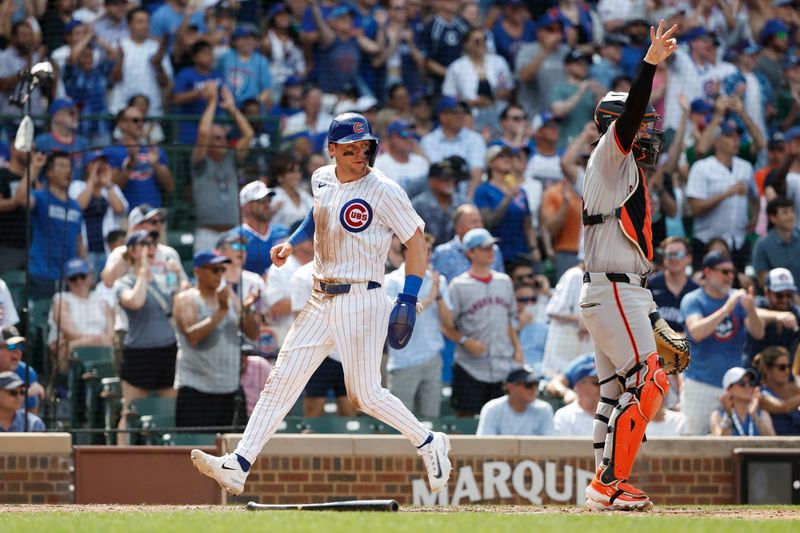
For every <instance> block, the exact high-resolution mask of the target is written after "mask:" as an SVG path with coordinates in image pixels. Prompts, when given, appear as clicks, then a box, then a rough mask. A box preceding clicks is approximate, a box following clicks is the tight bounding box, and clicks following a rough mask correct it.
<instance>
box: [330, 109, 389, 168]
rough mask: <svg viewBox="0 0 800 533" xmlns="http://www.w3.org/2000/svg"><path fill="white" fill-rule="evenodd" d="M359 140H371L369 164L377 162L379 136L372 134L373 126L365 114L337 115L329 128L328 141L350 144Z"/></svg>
mask: <svg viewBox="0 0 800 533" xmlns="http://www.w3.org/2000/svg"><path fill="white" fill-rule="evenodd" d="M358 141H370V149H369V164H370V166H372V165H374V164H375V157H376V156H377V155H378V138H377V137H375V136H374V135H373V134H372V127H371V126H370V125H369V121H368V120H367V119H366V117H364V116H363V115H359V114H358V113H342V114H341V115H337V116H336V118H334V119H333V122H331V125H330V127H329V128H328V142H329V143H334V144H349V143H354V142H358Z"/></svg>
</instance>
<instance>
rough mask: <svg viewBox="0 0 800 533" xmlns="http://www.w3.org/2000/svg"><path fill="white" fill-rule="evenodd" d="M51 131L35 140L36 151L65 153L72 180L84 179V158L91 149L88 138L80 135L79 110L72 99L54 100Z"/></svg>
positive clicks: (51, 113)
mask: <svg viewBox="0 0 800 533" xmlns="http://www.w3.org/2000/svg"><path fill="white" fill-rule="evenodd" d="M49 115H50V130H49V131H47V132H45V133H40V134H39V135H37V136H36V138H35V139H34V144H35V145H36V149H37V150H39V151H41V152H45V153H47V154H50V153H53V152H65V153H67V154H69V156H70V160H71V162H72V163H71V164H72V179H76V180H77V179H81V178H82V177H83V166H84V162H83V158H84V154H85V153H86V151H87V150H88V148H89V141H88V140H87V139H86V137H84V136H82V135H80V134H78V123H79V122H78V108H77V106H76V104H75V101H74V100H73V99H72V98H58V99H56V100H53V103H52V104H50V109H49Z"/></svg>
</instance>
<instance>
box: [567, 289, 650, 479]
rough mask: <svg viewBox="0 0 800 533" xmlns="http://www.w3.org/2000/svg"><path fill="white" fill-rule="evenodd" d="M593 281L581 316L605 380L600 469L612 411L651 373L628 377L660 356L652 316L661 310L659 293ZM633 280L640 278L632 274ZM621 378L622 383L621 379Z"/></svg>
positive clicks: (598, 422) (599, 419) (597, 432)
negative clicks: (655, 295)
mask: <svg viewBox="0 0 800 533" xmlns="http://www.w3.org/2000/svg"><path fill="white" fill-rule="evenodd" d="M589 276H590V279H591V282H590V283H584V284H583V287H582V288H581V296H580V306H581V316H582V317H583V320H584V322H585V323H586V328H587V329H588V330H589V333H591V334H592V339H593V340H594V345H595V353H594V355H595V364H596V365H597V377H598V379H599V380H600V402H599V403H598V404H597V412H596V414H595V420H594V425H593V429H594V432H593V433H594V454H595V463H596V466H597V467H599V466H600V465H601V464H602V462H603V457H604V455H608V454H610V453H611V450H605V448H606V446H605V442H606V436H607V434H608V422H609V420H610V418H611V414H612V411H613V410H614V407H615V406H616V405H617V402H618V401H619V398H620V396H621V395H622V393H623V392H624V388H623V385H622V383H623V381H624V383H625V387H627V388H637V387H640V386H642V384H643V383H642V380H641V376H642V375H643V374H644V372H645V370H644V369H642V370H640V371H639V372H634V373H633V374H632V375H630V376H627V377H626V375H627V374H628V373H629V372H630V370H631V369H632V368H633V367H634V366H635V365H638V364H640V363H644V361H645V359H647V356H649V355H650V354H653V353H655V352H656V341H655V337H653V326H652V325H651V323H650V318H649V315H650V313H652V312H653V311H655V309H656V304H655V303H654V302H653V295H652V294H651V293H650V291H649V290H647V289H646V288H644V287H641V286H640V285H635V284H633V283H619V282H612V281H609V280H608V278H607V277H606V275H605V274H602V273H601V274H594V273H592V274H589ZM629 277H630V278H631V279H632V280H638V279H639V276H637V275H635V274H629ZM620 378H621V379H620Z"/></svg>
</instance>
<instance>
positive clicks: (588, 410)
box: [553, 354, 610, 455]
mask: <svg viewBox="0 0 800 533" xmlns="http://www.w3.org/2000/svg"><path fill="white" fill-rule="evenodd" d="M564 375H565V376H566V378H567V382H568V384H569V388H570V389H572V390H573V391H574V392H575V400H574V401H573V402H570V403H568V404H567V405H566V406H564V407H562V408H561V409H559V410H558V411H556V413H555V415H554V416H553V425H554V426H555V430H556V434H557V435H563V436H568V437H588V436H591V435H593V427H592V426H593V423H594V417H595V412H596V411H597V404H598V403H599V402H600V382H599V380H598V378H597V368H596V367H595V364H594V354H588V355H583V356H581V357H578V358H577V359H575V361H573V363H572V364H570V366H569V367H567V368H566V369H565V371H564ZM609 408H610V406H609ZM598 451H599V452H600V455H602V450H598Z"/></svg>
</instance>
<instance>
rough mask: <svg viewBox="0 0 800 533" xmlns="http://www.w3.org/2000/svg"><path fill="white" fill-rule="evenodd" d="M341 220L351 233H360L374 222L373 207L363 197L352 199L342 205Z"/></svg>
mask: <svg viewBox="0 0 800 533" xmlns="http://www.w3.org/2000/svg"><path fill="white" fill-rule="evenodd" d="M354 127H355V126H354ZM339 222H341V223H342V226H344V229H346V230H347V231H349V232H350V233H360V232H362V231H364V230H365V229H367V228H368V227H369V225H370V223H371V222H372V207H370V205H369V204H368V203H367V202H366V201H365V200H362V199H361V198H356V199H354V200H350V201H349V202H347V203H346V204H344V207H342V212H341V213H339Z"/></svg>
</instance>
